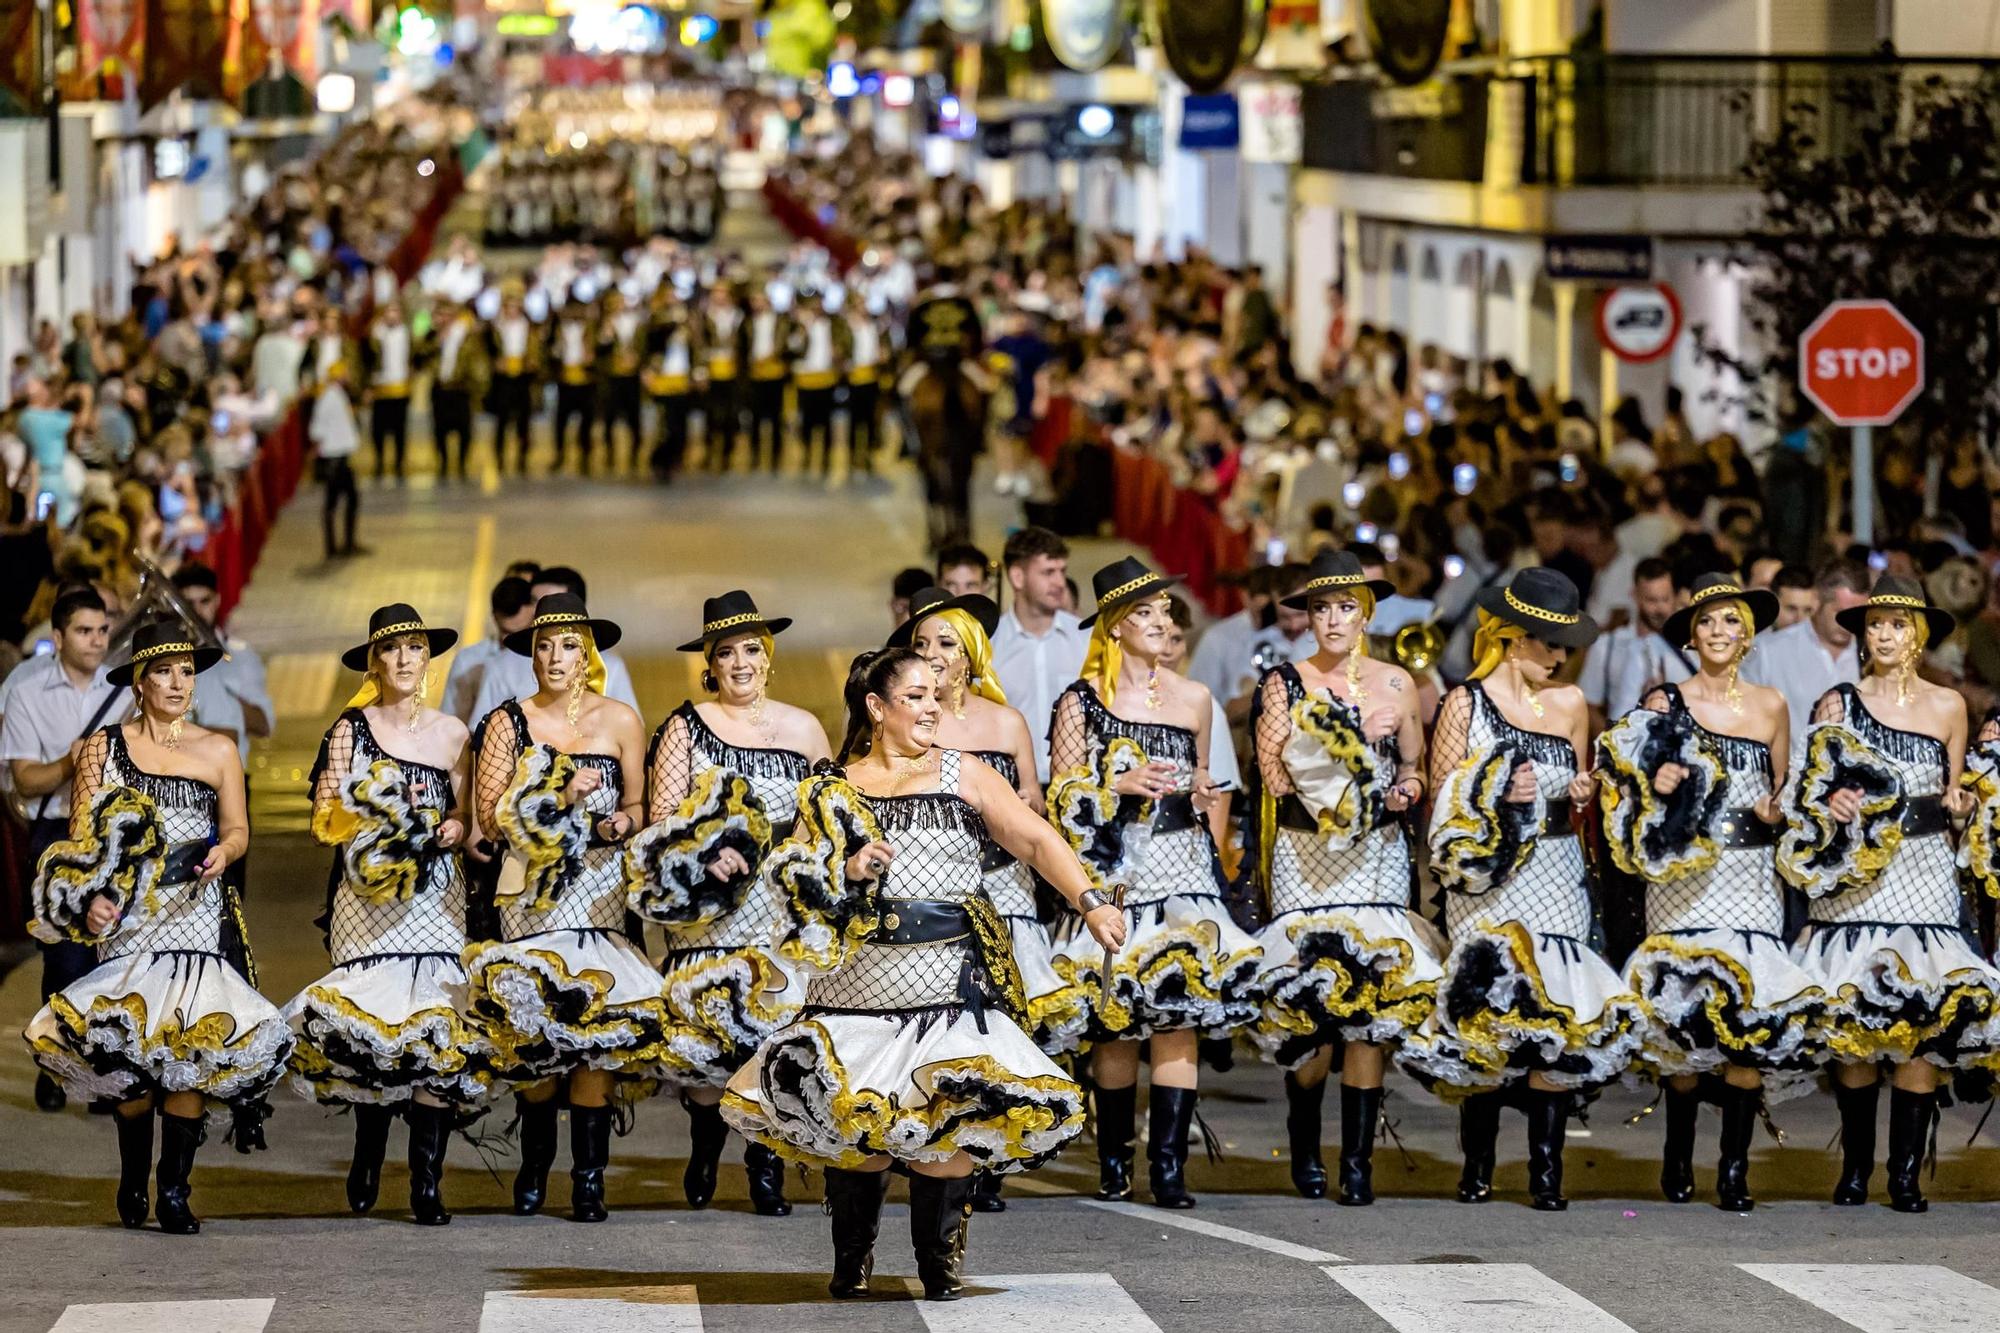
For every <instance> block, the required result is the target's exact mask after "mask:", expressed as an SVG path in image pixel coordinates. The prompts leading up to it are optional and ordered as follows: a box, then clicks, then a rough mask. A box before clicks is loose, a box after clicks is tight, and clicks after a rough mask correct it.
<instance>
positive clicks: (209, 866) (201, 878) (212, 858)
mask: <svg viewBox="0 0 2000 1333" xmlns="http://www.w3.org/2000/svg"><path fill="white" fill-rule="evenodd" d="M228 865H229V853H228V852H227V851H225V850H223V847H222V844H221V843H217V844H216V845H215V846H213V847H211V848H209V849H208V855H207V856H204V857H202V858H201V870H200V871H199V872H198V873H196V875H195V877H194V878H195V883H197V884H207V883H209V882H211V881H212V880H214V879H215V877H216V876H217V875H220V874H221V873H222V872H223V870H224V869H225V868H226V867H227V866H228Z"/></svg>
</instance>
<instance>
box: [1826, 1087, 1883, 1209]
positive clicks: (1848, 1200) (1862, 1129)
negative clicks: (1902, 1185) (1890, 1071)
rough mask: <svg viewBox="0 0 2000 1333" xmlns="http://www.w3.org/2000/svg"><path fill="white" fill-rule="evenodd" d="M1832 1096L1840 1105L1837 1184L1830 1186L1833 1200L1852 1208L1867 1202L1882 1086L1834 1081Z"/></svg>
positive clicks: (1872, 1168)
mask: <svg viewBox="0 0 2000 1333" xmlns="http://www.w3.org/2000/svg"><path fill="white" fill-rule="evenodd" d="M1833 1099H1834V1102H1835V1104H1837V1105H1838V1106H1839V1107H1840V1183H1839V1184H1837V1185H1835V1186H1834V1187H1833V1201H1834V1202H1835V1203H1837V1204H1839V1205H1841V1206H1842V1207H1844V1208H1852V1207H1854V1206H1856V1205H1857V1204H1864V1203H1867V1202H1868V1178H1869V1177H1870V1176H1872V1175H1874V1174H1875V1113H1876V1108H1877V1107H1878V1106H1879V1105H1880V1104H1881V1100H1882V1085H1881V1084H1880V1083H1879V1082H1877V1083H1870V1084H1869V1085H1868V1086H1867V1087H1865V1088H1850V1087H1847V1086H1846V1085H1845V1084H1841V1083H1836V1084H1834V1085H1833Z"/></svg>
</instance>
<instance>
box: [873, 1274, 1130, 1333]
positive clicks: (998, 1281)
mask: <svg viewBox="0 0 2000 1333" xmlns="http://www.w3.org/2000/svg"><path fill="white" fill-rule="evenodd" d="M908 1282H909V1286H910V1292H911V1294H912V1295H921V1294H922V1293H923V1284H922V1283H920V1282H918V1281H916V1280H915V1279H914V1278H912V1279H908ZM996 1287H997V1288H998V1289H999V1290H997V1291H995V1290H993V1289H994V1288H996ZM917 1313H919V1314H921V1315H922V1316H923V1317H924V1326H925V1327H926V1328H928V1329H929V1330H930V1333H986V1331H987V1330H988V1329H995V1328H1010V1327H1011V1328H1039V1329H1053V1328H1059V1329H1062V1330H1063V1333H1159V1327H1160V1326H1159V1325H1158V1324H1156V1323H1154V1322H1153V1321H1152V1320H1151V1319H1148V1318H1147V1317H1146V1312H1145V1311H1144V1310H1141V1309H1140V1308H1139V1303H1138V1302H1137V1301H1135V1300H1133V1299H1132V1297H1131V1294H1130V1293H1128V1292H1127V1291H1126V1290H1125V1288H1123V1287H1121V1286H1119V1285H1118V1281H1117V1279H1115V1278H1113V1277H1112V1276H1111V1274H1109V1273H1022V1274H1015V1275H1011V1276H1001V1277H989V1276H987V1275H986V1274H983V1273H981V1274H975V1275H973V1276H972V1277H969V1278H967V1279H966V1299H965V1300H963V1301H960V1302H958V1303H957V1304H955V1305H944V1304H938V1303H935V1302H931V1301H925V1302H923V1303H921V1304H919V1305H918V1306H917Z"/></svg>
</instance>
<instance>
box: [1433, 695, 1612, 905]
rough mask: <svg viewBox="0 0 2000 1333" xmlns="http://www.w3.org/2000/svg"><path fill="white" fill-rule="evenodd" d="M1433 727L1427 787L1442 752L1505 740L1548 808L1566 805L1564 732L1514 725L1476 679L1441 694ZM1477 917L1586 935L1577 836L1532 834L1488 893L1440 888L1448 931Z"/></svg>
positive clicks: (1586, 896)
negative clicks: (1524, 851)
mask: <svg viewBox="0 0 2000 1333" xmlns="http://www.w3.org/2000/svg"><path fill="white" fill-rule="evenodd" d="M1437 732H1438V734H1437V738H1436V740H1435V741H1434V742H1433V744H1434V746H1435V749H1434V750H1433V753H1434V755H1436V756H1437V767H1436V768H1435V769H1434V770H1433V772H1432V775H1431V789H1432V790H1433V791H1436V790H1437V789H1438V787H1439V786H1440V784H1441V783H1442V781H1443V779H1444V778H1445V777H1446V776H1447V773H1448V770H1446V769H1445V767H1444V765H1445V762H1446V756H1458V755H1471V754H1477V753H1479V752H1481V751H1484V750H1486V749H1489V748H1491V747H1493V746H1495V745H1501V744H1505V745H1509V746H1511V747H1513V748H1514V750H1515V752H1516V753H1517V754H1518V755H1519V756H1520V757H1521V758H1523V759H1525V760H1526V761H1527V762H1528V763H1530V764H1532V765H1533V766H1534V770H1535V785H1536V787H1537V788H1538V789H1539V790H1540V792H1541V795H1542V800H1543V801H1545V802H1546V803H1547V804H1548V807H1549V809H1551V810H1561V811H1567V810H1568V809H1569V784H1570V783H1571V782H1573V781H1575V780H1576V750H1575V749H1574V747H1572V746H1571V745H1570V742H1569V738H1568V737H1566V736H1557V735H1555V734H1553V733H1551V732H1546V731H1528V730H1525V729H1524V728H1521V727H1517V726H1515V725H1514V724H1513V723H1511V722H1509V721H1508V720H1507V719H1506V718H1505V717H1502V716H1501V714H1500V710H1499V709H1498V708H1496V707H1495V706H1494V704H1493V701H1492V700H1491V699H1489V698H1488V697H1487V696H1486V691H1485V690H1484V689H1483V688H1481V686H1480V684H1479V682H1477V681H1474V682H1472V683H1470V684H1468V685H1461V686H1460V687H1459V688H1457V689H1455V690H1453V691H1452V692H1451V693H1450V694H1449V695H1447V696H1446V697H1445V701H1444V703H1443V704H1442V705H1441V706H1440V707H1439V709H1438V726H1437ZM1481 921H1490V922H1495V923H1497V922H1502V921H1518V922H1520V923H1521V924H1522V925H1524V926H1526V927H1527V928H1528V929H1529V930H1532V931H1534V932H1535V933H1537V934H1540V935H1564V936H1568V937H1570V938H1572V939H1577V940H1583V939H1587V938H1589V936H1590V933H1591V906H1590V889H1589V878H1588V871H1587V870H1586V868H1585V866H1584V861H1583V841H1582V839H1580V838H1573V837H1572V838H1549V837H1541V838H1538V839H1537V840H1536V843H1535V849H1534V851H1533V852H1532V853H1530V854H1529V856H1528V860H1527V863H1526V864H1525V865H1523V866H1522V867H1521V868H1520V869H1519V870H1517V871H1515V872H1514V874H1513V875H1511V876H1509V877H1508V879H1507V881H1506V882H1505V883H1504V884H1502V885H1500V886H1499V887H1498V888H1496V889H1494V890H1493V891H1492V892H1491V893H1485V894H1479V895H1472V894H1463V893H1447V894H1446V895H1445V925H1446V926H1447V927H1448V928H1449V930H1450V931H1451V933H1452V934H1453V935H1454V936H1456V935H1457V934H1458V933H1459V931H1461V930H1463V929H1467V928H1469V927H1472V926H1475V925H1477V924H1478V923H1479V922H1481Z"/></svg>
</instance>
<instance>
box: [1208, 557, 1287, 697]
mask: <svg viewBox="0 0 2000 1333" xmlns="http://www.w3.org/2000/svg"><path fill="white" fill-rule="evenodd" d="M1275 572H1276V571H1275V569H1274V568H1273V567H1272V566H1270V565H1258V566H1256V567H1255V568H1252V569H1246V570H1244V571H1243V572H1242V573H1241V574H1238V575H1233V576H1231V577H1232V579H1233V580H1234V581H1236V582H1238V583H1239V584H1240V586H1241V587H1242V589H1243V609H1242V610H1241V611H1237V612H1235V613H1234V614H1232V615H1227V616H1224V617H1222V619H1220V620H1217V621H1215V622H1213V623H1212V624H1210V625H1209V627H1208V628H1207V629H1205V630H1203V631H1202V632H1201V638H1200V639H1199V640H1198V641H1197V642H1196V643H1195V646H1194V655H1193V656H1192V657H1191V658H1189V659H1188V667H1187V673H1186V674H1187V677H1188V679H1189V680H1198V681H1200V682H1201V683H1202V684H1204V685H1206V686H1208V692H1209V693H1210V694H1211V695H1213V696H1214V697H1215V698H1216V699H1217V700H1218V701H1220V700H1224V699H1234V698H1235V697H1236V691H1237V687H1238V686H1239V685H1240V684H1241V683H1242V678H1243V675H1244V673H1245V672H1246V671H1247V670H1248V666H1247V664H1248V663H1249V661H1250V645H1251V641H1252V640H1253V639H1255V638H1256V636H1257V632H1258V630H1259V629H1260V628H1261V627H1262V625H1263V623H1264V621H1266V620H1267V619H1269V617H1270V607H1271V579H1272V576H1273V575H1274V574H1275Z"/></svg>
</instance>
